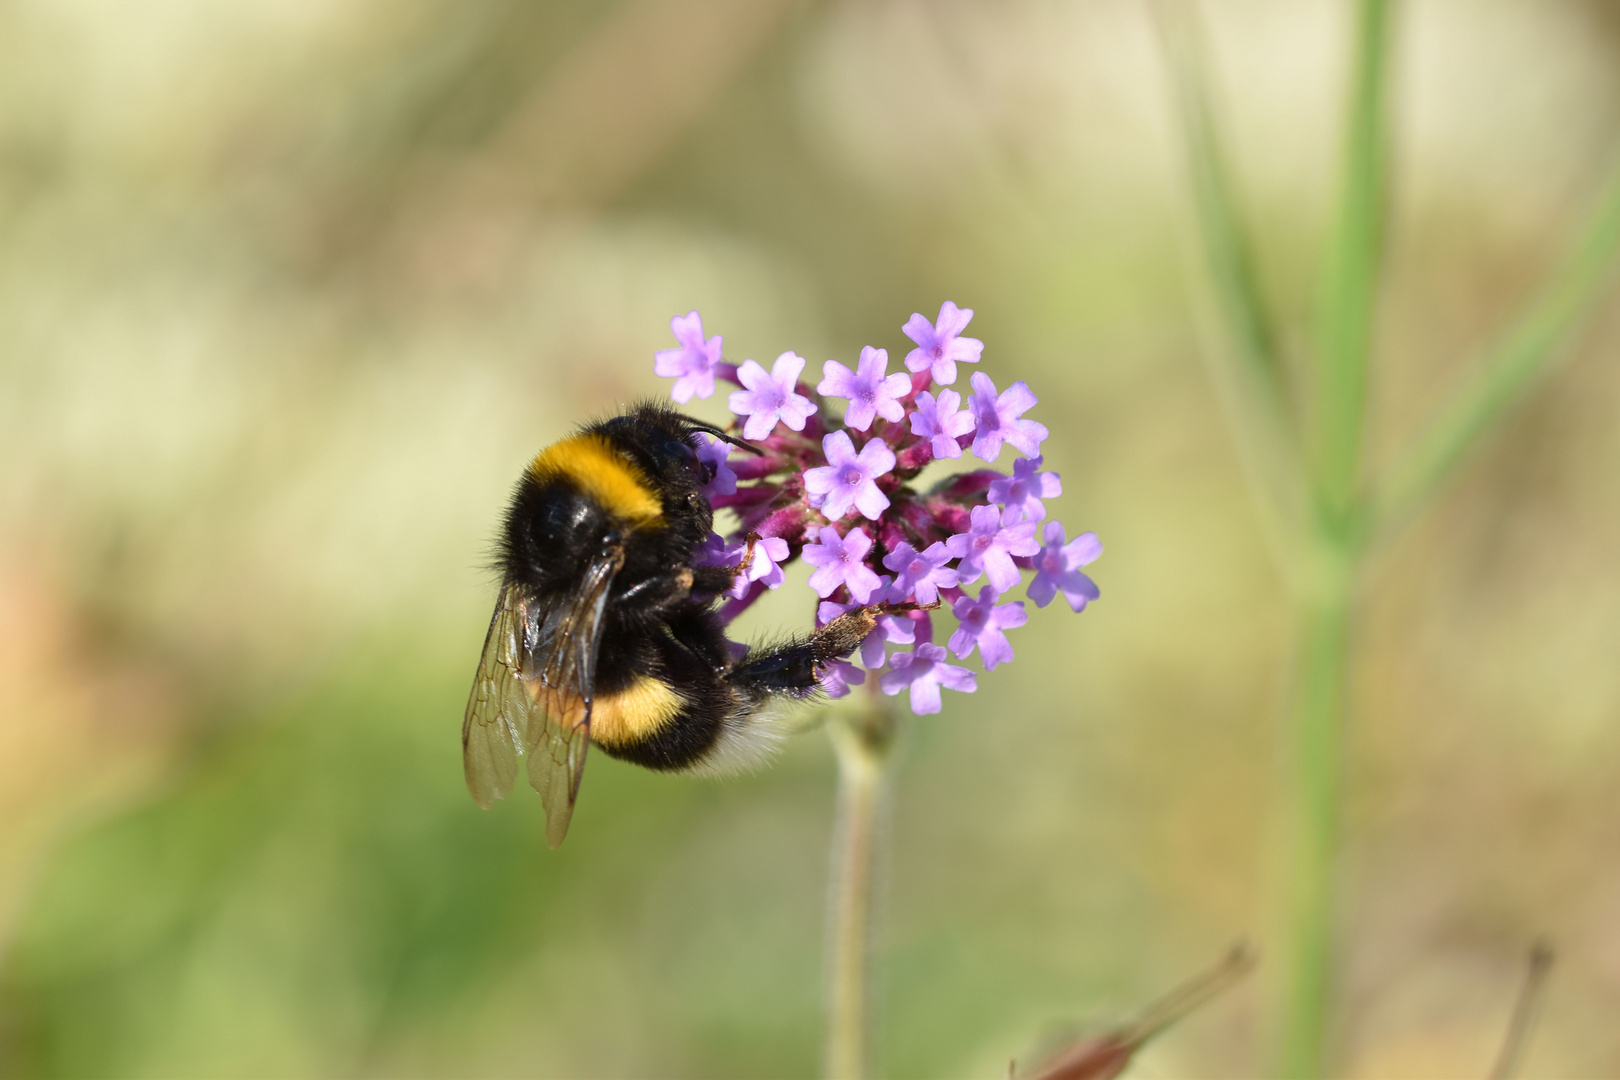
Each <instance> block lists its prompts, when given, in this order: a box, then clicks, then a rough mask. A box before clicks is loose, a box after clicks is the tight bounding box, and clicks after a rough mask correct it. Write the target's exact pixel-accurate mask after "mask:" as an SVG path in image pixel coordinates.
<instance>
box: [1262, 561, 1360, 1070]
mask: <svg viewBox="0 0 1620 1080" xmlns="http://www.w3.org/2000/svg"><path fill="white" fill-rule="evenodd" d="M1316 555H1317V558H1316V560H1315V565H1314V574H1313V575H1312V576H1313V587H1311V588H1308V589H1307V590H1306V591H1305V592H1304V593H1303V594H1302V596H1301V599H1300V602H1299V612H1298V620H1299V642H1300V646H1299V647H1300V656H1299V674H1298V685H1297V686H1296V688H1295V695H1294V709H1293V712H1294V723H1293V726H1292V731H1291V735H1292V745H1291V747H1290V756H1289V759H1288V764H1289V772H1290V777H1289V781H1288V783H1286V784H1285V787H1284V791H1285V805H1284V809H1285V815H1284V821H1285V822H1286V827H1287V829H1288V838H1287V847H1286V849H1285V850H1286V854H1287V856H1288V861H1287V866H1286V873H1287V874H1288V879H1287V883H1286V889H1287V891H1286V893H1285V916H1284V917H1285V923H1284V933H1285V935H1286V937H1285V940H1284V942H1283V955H1282V957H1281V960H1282V969H1283V995H1284V996H1283V1005H1282V1041H1281V1044H1280V1046H1279V1047H1278V1050H1277V1058H1278V1060H1277V1068H1276V1074H1277V1075H1278V1076H1282V1077H1289V1078H1302V1077H1314V1076H1321V1075H1322V1074H1323V1069H1324V1046H1325V1036H1326V1025H1327V1008H1328V997H1329V991H1330V979H1331V975H1332V971H1333V951H1332V938H1333V924H1332V916H1333V879H1334V873H1333V870H1334V854H1335V851H1336V848H1337V846H1338V835H1339V792H1340V786H1341V784H1340V780H1341V777H1340V771H1341V767H1342V766H1341V762H1340V746H1341V741H1342V737H1343V729H1344V721H1345V714H1346V704H1347V702H1346V699H1347V694H1346V683H1347V673H1348V669H1349V655H1350V629H1351V618H1352V609H1353V600H1354V597H1353V590H1354V579H1355V572H1354V565H1355V553H1354V551H1353V550H1352V549H1351V548H1349V547H1348V546H1340V545H1335V544H1333V543H1332V542H1330V541H1327V540H1324V541H1322V542H1321V543H1320V544H1319V546H1318V548H1317V552H1316Z"/></svg>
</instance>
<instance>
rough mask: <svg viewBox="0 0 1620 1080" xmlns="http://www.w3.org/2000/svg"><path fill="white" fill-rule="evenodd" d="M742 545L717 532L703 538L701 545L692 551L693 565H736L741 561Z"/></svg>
mask: <svg viewBox="0 0 1620 1080" xmlns="http://www.w3.org/2000/svg"><path fill="white" fill-rule="evenodd" d="M741 555H742V545H741V544H734V543H731V542H730V541H728V540H727V539H726V538H725V537H723V536H721V535H720V534H719V533H717V532H711V533H710V534H709V535H708V536H706V537H704V539H703V546H702V547H700V548H698V549H697V550H696V551H695V552H693V553H692V565H693V566H736V565H737V563H738V562H740V561H741V558H740V556H741Z"/></svg>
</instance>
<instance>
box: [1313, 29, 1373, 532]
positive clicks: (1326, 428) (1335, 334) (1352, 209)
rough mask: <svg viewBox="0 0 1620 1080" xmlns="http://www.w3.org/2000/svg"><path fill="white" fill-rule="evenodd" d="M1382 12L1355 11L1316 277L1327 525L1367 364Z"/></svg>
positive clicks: (1347, 494) (1355, 446)
mask: <svg viewBox="0 0 1620 1080" xmlns="http://www.w3.org/2000/svg"><path fill="white" fill-rule="evenodd" d="M1389 9H1390V4H1389V0H1360V2H1359V3H1358V5H1357V11H1356V41H1355V57H1354V61H1353V63H1352V69H1351V70H1352V79H1353V82H1352V85H1351V89H1350V115H1349V118H1348V123H1347V125H1346V132H1345V148H1344V165H1343V174H1342V177H1341V180H1340V190H1339V206H1338V210H1337V213H1336V215H1335V217H1334V221H1333V225H1332V232H1331V234H1330V238H1329V241H1328V257H1327V265H1326V267H1325V268H1324V273H1323V278H1322V294H1321V322H1320V326H1319V328H1318V330H1319V333H1318V341H1317V350H1318V353H1319V358H1320V367H1319V370H1318V374H1317V380H1316V388H1315V389H1316V393H1315V411H1314V412H1315V415H1314V417H1313V420H1314V425H1313V426H1314V432H1315V434H1316V436H1317V439H1316V445H1315V448H1314V449H1315V462H1314V464H1315V473H1316V482H1317V496H1318V504H1319V512H1320V513H1322V514H1323V516H1324V518H1325V519H1326V521H1327V522H1328V523H1329V524H1330V525H1331V526H1342V525H1343V524H1344V523H1346V522H1347V521H1348V519H1349V518H1350V517H1351V516H1352V515H1353V514H1354V502H1355V499H1356V486H1357V482H1358V480H1359V475H1360V470H1361V436H1362V428H1363V426H1364V423H1365V414H1366V404H1367V357H1368V353H1369V352H1370V350H1371V347H1372V332H1373V316H1374V308H1375V303H1376V299H1377V291H1378V271H1379V263H1380V260H1381V256H1382V251H1383V238H1384V189H1385V183H1384V171H1385V166H1386V154H1385V143H1386V142H1387V133H1386V131H1385V127H1386V124H1385V113H1386V111H1387V110H1386V108H1385V102H1386V97H1387V94H1386V88H1385V84H1386V82H1387V79H1386V78H1385V76H1386V74H1387V71H1388V67H1389V55H1388V54H1389V37H1390V34H1389V26H1390V10H1389Z"/></svg>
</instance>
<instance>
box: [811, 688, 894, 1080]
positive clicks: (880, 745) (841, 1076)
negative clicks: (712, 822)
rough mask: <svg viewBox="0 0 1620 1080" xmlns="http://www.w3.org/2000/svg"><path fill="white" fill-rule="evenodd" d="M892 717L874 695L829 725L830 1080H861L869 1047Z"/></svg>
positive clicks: (828, 1052)
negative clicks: (833, 808) (834, 795)
mask: <svg viewBox="0 0 1620 1080" xmlns="http://www.w3.org/2000/svg"><path fill="white" fill-rule="evenodd" d="M897 724H898V721H897V717H896V714H895V713H894V711H893V710H892V709H891V708H889V703H888V702H887V701H886V700H885V699H883V698H879V697H877V696H876V695H875V694H874V695H871V696H870V697H869V698H868V701H867V703H866V705H865V707H864V708H863V710H862V711H861V712H859V713H855V714H852V715H841V716H839V717H837V718H835V719H834V720H833V721H832V722H831V723H830V724H829V730H830V732H831V734H832V740H833V747H834V749H836V750H837V752H838V817H837V823H836V825H835V826H834V829H833V849H832V887H831V892H830V896H829V901H828V908H827V972H828V975H827V1043H826V1050H825V1053H826V1063H825V1064H826V1075H827V1077H828V1078H829V1080H860V1078H861V1077H864V1076H865V1075H867V1067H868V1065H869V1063H870V1059H871V1046H872V1012H873V1008H872V1006H873V1000H872V997H873V995H872V981H873V980H872V930H873V924H874V921H875V918H876V897H877V894H878V891H879V877H880V859H881V855H882V851H881V849H882V846H883V845H882V841H883V837H882V831H883V819H884V812H885V810H886V805H885V804H886V802H887V799H888V786H889V765H890V762H891V760H892V753H891V751H892V749H893V746H894V736H895V734H896V729H897Z"/></svg>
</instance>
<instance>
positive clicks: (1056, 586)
mask: <svg viewBox="0 0 1620 1080" xmlns="http://www.w3.org/2000/svg"><path fill="white" fill-rule="evenodd" d="M1043 539H1045V541H1046V544H1045V545H1044V546H1043V547H1042V548H1041V552H1040V554H1039V555H1037V556H1035V580H1033V581H1031V582H1030V583H1029V598H1030V599H1031V600H1033V601H1035V606H1036V607H1045V606H1046V605H1047V604H1050V603H1051V602H1052V597H1054V596H1056V595H1057V594H1058V593H1062V594H1063V598H1064V599H1065V600H1067V601H1068V602H1069V606H1070V607H1072V608H1074V610H1076V611H1084V610H1085V609H1086V605H1087V604H1088V603H1090V602H1091V601H1093V600H1095V599H1097V597H1099V596H1101V595H1102V593H1101V592H1100V591H1099V590H1098V589H1097V583H1096V582H1095V581H1092V580H1091V578H1089V577H1087V576H1086V575H1085V574H1082V573H1081V572H1080V568H1081V567H1082V566H1086V565H1088V564H1089V563H1092V562H1095V561H1096V560H1097V556H1099V555H1101V554H1102V541H1101V540H1098V539H1097V534H1096V533H1082V534H1081V535H1079V536H1077V537H1075V538H1074V540H1073V541H1072V542H1070V543H1068V544H1065V543H1064V542H1063V523H1062V522H1061V521H1049V522H1047V523H1046V531H1045V535H1044V537H1043Z"/></svg>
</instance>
